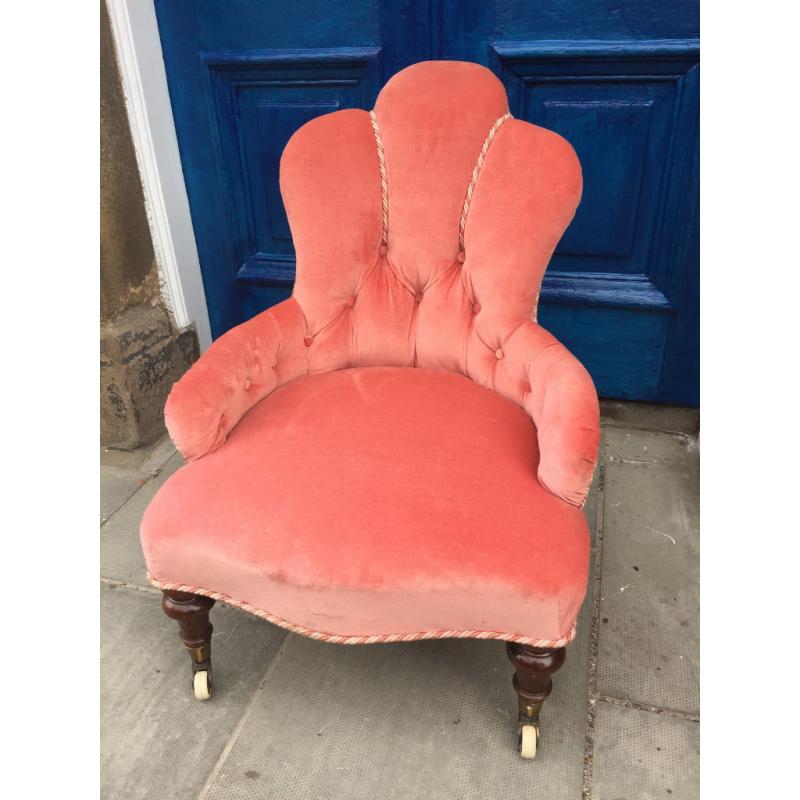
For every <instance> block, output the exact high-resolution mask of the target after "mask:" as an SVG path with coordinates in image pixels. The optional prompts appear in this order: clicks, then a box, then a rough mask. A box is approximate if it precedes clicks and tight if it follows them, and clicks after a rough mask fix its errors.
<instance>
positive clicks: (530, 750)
mask: <svg viewBox="0 0 800 800" xmlns="http://www.w3.org/2000/svg"><path fill="white" fill-rule="evenodd" d="M538 743H539V729H538V728H537V727H536V726H535V725H520V726H519V754H520V755H521V756H522V757H523V758H536V745H537V744H538Z"/></svg>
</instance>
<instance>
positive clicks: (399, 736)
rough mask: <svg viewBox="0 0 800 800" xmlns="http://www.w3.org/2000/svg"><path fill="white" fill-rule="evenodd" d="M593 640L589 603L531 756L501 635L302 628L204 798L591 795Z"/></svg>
mask: <svg viewBox="0 0 800 800" xmlns="http://www.w3.org/2000/svg"><path fill="white" fill-rule="evenodd" d="M589 638H590V618H589V603H588V602H587V603H586V604H585V607H584V610H583V612H582V616H581V619H580V622H579V627H578V636H577V637H576V641H575V642H573V644H572V646H571V647H570V649H569V651H568V655H567V662H566V664H565V666H564V667H563V668H562V670H561V671H559V672H558V673H557V675H556V677H555V688H554V690H553V694H552V695H551V696H550V698H549V699H548V701H547V703H546V704H545V706H544V710H543V711H542V738H541V742H540V752H539V755H538V756H537V758H536V760H535V761H533V762H528V761H523V760H522V759H521V758H520V757H519V756H518V754H517V750H516V736H517V734H516V713H517V712H516V708H517V705H516V695H515V693H514V691H513V689H512V687H511V676H512V668H511V665H510V663H509V662H508V660H507V658H506V655H505V645H504V644H503V643H502V642H492V641H478V640H441V641H423V642H412V643H403V644H391V645H386V644H384V645H365V646H355V647H347V646H342V645H339V646H337V645H330V644H325V643H322V642H315V641H312V640H309V639H304V638H301V637H299V636H294V635H293V636H291V637H290V638H289V639H287V640H286V643H285V645H284V647H283V648H282V649H281V651H280V653H279V654H278V656H277V657H276V659H275V661H274V663H273V665H272V668H271V670H270V673H269V675H268V676H267V679H266V681H265V683H264V686H263V688H262V689H260V691H259V693H258V697H257V699H256V701H255V703H254V705H253V707H252V710H251V712H250V713H249V716H248V718H247V720H246V722H245V723H244V726H243V727H242V730H241V733H240V734H239V735H238V737H237V739H236V741H235V743H234V745H233V747H232V748H231V750H230V753H229V755H228V757H227V759H226V760H225V761H224V763H223V764H222V765H221V767H220V769H219V772H218V773H217V775H216V776H215V778H214V780H213V782H211V783H210V785H209V789H208V792H207V794H204V795H203V800H233V798H237V800H245V799H248V800H249V798H259V800H265V799H266V798H281V800H292V799H293V798H298V800H299V799H300V798H302V800H310V799H311V798H327V799H329V800H334V799H338V798H342V800H374V798H377V797H380V798H385V799H386V800H400V798H409V799H410V798H414V799H415V800H416V799H417V798H425V800H445V798H446V800H452V798H459V800H469V798H505V797H526V798H531V800H535V798H548V800H552V798H575V800H578V799H579V798H580V797H581V787H582V778H583V749H584V740H585V735H586V728H585V718H586V709H587V696H586V692H587V673H588V653H589Z"/></svg>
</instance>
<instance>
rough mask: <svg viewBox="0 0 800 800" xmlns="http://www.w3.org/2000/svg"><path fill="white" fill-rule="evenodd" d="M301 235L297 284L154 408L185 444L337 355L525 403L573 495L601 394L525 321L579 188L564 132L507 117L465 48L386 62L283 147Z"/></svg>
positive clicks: (209, 437)
mask: <svg viewBox="0 0 800 800" xmlns="http://www.w3.org/2000/svg"><path fill="white" fill-rule="evenodd" d="M280 177H281V191H282V193H283V198H284V203H285V205H286V211H287V215H288V218H289V223H290V225H291V229H292V235H293V238H294V244H295V248H296V251H297V279H296V283H295V289H294V293H293V296H292V297H291V298H289V300H287V301H285V302H283V303H279V304H278V305H276V306H273V307H272V308H271V309H269V310H268V311H265V312H264V313H263V314H260V315H258V316H256V317H254V318H253V319H251V320H249V321H248V322H246V323H244V324H243V325H240V326H238V327H237V328H234V329H232V330H231V331H229V332H228V333H226V334H225V335H224V336H222V337H220V338H219V339H218V340H217V341H216V342H214V344H213V345H212V347H211V348H210V349H209V351H208V353H207V354H206V355H205V356H204V357H203V358H202V359H201V360H200V361H199V362H198V363H197V364H195V366H194V367H193V368H192V370H190V372H189V373H187V375H186V376H184V378H182V379H181V380H180V381H179V382H178V383H177V384H175V386H174V387H173V390H172V393H171V395H170V398H169V400H168V401H167V406H166V422H167V427H168V428H169V431H170V434H171V435H172V438H173V440H174V441H175V443H176V445H177V446H178V448H179V449H180V451H181V452H182V453H183V454H184V456H186V457H187V458H189V459H197V458H201V457H202V456H203V455H204V454H206V453H209V452H211V451H213V450H215V449H216V448H218V447H219V446H221V444H222V443H223V442H224V441H225V439H226V437H227V435H228V434H229V433H230V431H231V430H232V429H233V428H234V427H235V425H236V424H237V422H238V421H239V420H240V419H241V418H242V417H243V415H244V414H246V413H247V411H248V410H249V409H250V408H252V407H253V406H254V405H255V404H256V403H258V402H259V401H260V400H262V399H263V398H264V397H266V396H267V395H268V394H269V393H270V392H271V391H273V390H274V389H275V388H276V387H278V386H281V385H283V384H285V383H287V382H288V381H290V380H294V379H296V378H298V377H301V376H303V375H307V374H309V373H312V372H321V371H328V370H337V369H346V368H349V367H372V366H388V367H426V368H432V369H442V370H449V371H452V372H455V373H458V374H461V375H465V376H467V377H469V378H471V379H472V380H473V381H475V382H476V383H478V384H480V385H482V386H484V387H487V388H489V389H492V390H494V391H496V392H498V393H499V394H501V395H503V396H504V397H507V398H508V399H510V400H512V401H514V402H516V403H517V404H519V405H520V406H522V407H523V408H524V409H525V410H526V411H527V412H528V414H529V415H530V416H531V418H532V419H533V422H534V424H535V425H536V428H537V436H538V442H539V451H540V460H539V465H538V476H539V480H540V482H541V483H542V484H543V485H544V486H545V487H546V488H547V489H548V490H549V491H551V492H552V493H553V494H555V495H556V496H558V497H560V498H562V499H564V500H566V501H567V502H569V503H572V504H575V505H580V504H581V503H583V501H584V500H585V498H586V493H587V491H588V487H589V483H590V481H591V477H592V473H593V470H594V463H595V459H596V456H597V443H598V437H599V434H598V408H597V395H596V393H595V391H594V387H593V385H592V381H591V378H590V377H589V375H588V373H587V372H586V370H585V369H584V368H583V367H582V366H581V365H580V363H579V362H578V361H577V360H576V359H574V358H573V357H572V356H571V355H570V354H569V352H568V351H567V350H566V349H565V348H564V347H563V346H562V345H561V344H559V342H558V341H557V340H556V339H555V338H554V337H552V336H551V335H550V334H549V333H548V332H547V331H545V330H544V329H542V328H540V327H539V326H538V325H536V324H535V322H534V320H535V316H536V304H537V299H538V296H539V287H540V285H541V282H542V276H543V275H544V271H545V268H546V266H547V263H548V261H549V259H550V256H551V255H552V253H553V250H554V248H555V246H556V243H557V242H558V240H559V239H560V238H561V235H562V234H563V232H564V230H565V228H566V227H567V225H568V224H569V222H570V220H571V219H572V217H573V215H574V213H575V209H576V207H577V205H578V202H579V200H580V194H581V170H580V164H579V163H578V159H577V157H576V156H575V153H574V151H573V149H572V147H571V146H570V145H569V144H568V143H567V142H566V141H565V140H564V139H562V138H561V137H560V136H558V135H557V134H555V133H553V132H551V131H548V130H545V129H544V128H539V127H536V126H535V125H531V124H529V123H527V122H521V121H519V120H515V119H513V118H511V116H510V115H509V113H508V104H507V99H506V94H505V91H504V89H503V86H502V84H501V83H500V81H499V80H498V79H497V78H496V77H495V76H494V75H493V74H492V73H491V72H490V71H489V70H487V69H485V68H484V67H481V66H479V65H477V64H471V63H464V62H457V61H429V62H423V63H420V64H416V65H414V66H412V67H409V68H407V69H405V70H403V71H402V72H399V73H398V74H397V75H395V76H394V77H393V78H392V79H391V80H390V81H389V82H388V83H387V84H386V86H385V87H384V88H383V90H382V91H381V93H380V95H379V97H378V100H377V103H376V105H375V109H374V111H372V112H366V111H361V110H357V109H351V110H344V111H337V112H335V113H332V114H327V115H324V116H321V117H318V118H316V119H314V120H312V121H311V122H308V123H307V124H306V125H304V126H303V127H302V128H301V129H300V130H298V131H297V132H296V133H295V135H294V136H293V137H292V138H291V140H290V141H289V143H288V144H287V146H286V149H285V150H284V153H283V157H282V160H281V176H280Z"/></svg>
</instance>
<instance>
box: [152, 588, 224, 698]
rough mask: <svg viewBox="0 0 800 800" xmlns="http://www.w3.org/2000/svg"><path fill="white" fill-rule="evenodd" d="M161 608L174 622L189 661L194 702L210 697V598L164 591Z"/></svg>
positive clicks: (211, 629)
mask: <svg viewBox="0 0 800 800" xmlns="http://www.w3.org/2000/svg"><path fill="white" fill-rule="evenodd" d="M163 594H164V596H163V597H162V598H161V607H162V608H163V609H164V613H165V614H166V615H167V616H168V617H170V618H171V619H174V620H177V622H178V626H179V628H180V636H181V641H182V642H183V646H184V647H185V648H186V649H187V650H188V651H189V655H190V656H191V657H192V682H193V686H194V696H195V697H196V698H197V699H198V700H208V698H209V697H211V632H212V631H213V630H214V627H213V625H212V624H211V622H210V621H209V619H208V612H209V611H211V607H212V606H213V605H214V601H213V600H212V599H211V598H210V597H203V596H202V595H199V594H189V593H188V592H175V591H172V590H167V591H165V592H164V593H163Z"/></svg>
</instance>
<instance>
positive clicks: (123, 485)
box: [100, 464, 148, 524]
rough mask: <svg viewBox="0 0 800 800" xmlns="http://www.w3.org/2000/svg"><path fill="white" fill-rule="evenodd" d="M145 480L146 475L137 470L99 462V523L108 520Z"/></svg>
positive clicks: (146, 478)
mask: <svg viewBox="0 0 800 800" xmlns="http://www.w3.org/2000/svg"><path fill="white" fill-rule="evenodd" d="M147 480H148V477H147V476H146V475H143V474H142V473H141V472H138V471H137V470H134V469H125V468H123V467H111V466H108V465H106V464H101V465H100V523H101V524H102V523H104V522H105V521H106V520H108V518H109V517H111V516H112V514H113V513H114V512H115V511H116V510H117V509H118V508H120V506H122V505H123V503H125V501H126V500H128V499H129V498H130V497H131V496H132V495H133V494H134V493H135V492H136V491H138V490H139V489H141V488H142V486H144V484H145V483H146V482H147Z"/></svg>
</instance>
